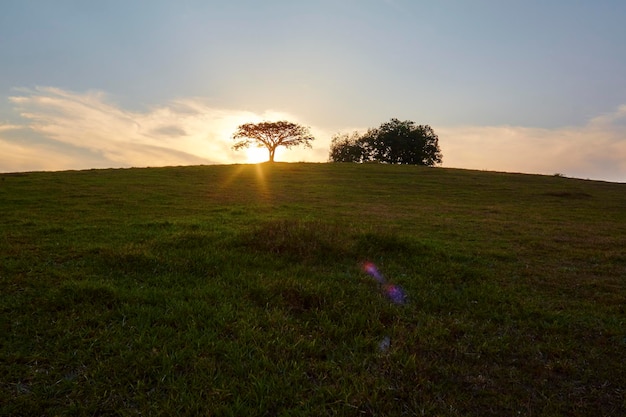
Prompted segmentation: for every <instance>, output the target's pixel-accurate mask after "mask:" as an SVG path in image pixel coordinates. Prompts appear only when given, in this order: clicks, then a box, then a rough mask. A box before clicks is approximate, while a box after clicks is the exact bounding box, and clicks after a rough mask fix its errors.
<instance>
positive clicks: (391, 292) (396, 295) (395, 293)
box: [363, 262, 406, 304]
mask: <svg viewBox="0 0 626 417" xmlns="http://www.w3.org/2000/svg"><path fill="white" fill-rule="evenodd" d="M363 271H364V272H365V273H367V274H368V275H369V276H371V277H372V278H374V279H375V280H376V282H378V283H379V284H380V285H381V286H382V290H383V293H384V294H385V295H386V296H387V298H389V299H390V300H391V301H392V302H393V303H395V304H404V303H405V302H406V294H405V293H404V290H403V289H402V288H401V287H400V286H398V285H395V284H388V283H387V281H386V280H385V277H383V274H381V273H380V271H379V270H378V268H376V265H374V264H373V263H371V262H365V263H364V264H363Z"/></svg>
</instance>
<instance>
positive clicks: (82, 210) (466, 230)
mask: <svg viewBox="0 0 626 417" xmlns="http://www.w3.org/2000/svg"><path fill="white" fill-rule="evenodd" d="M0 177H1V179H0V213H2V214H1V216H0V290H1V294H0V309H1V312H2V313H1V315H0V334H1V337H0V415H3V416H5V415H6V416H107V415H120V416H138V415H142V416H183V415H184V416H257V415H258V416H278V415H285V416H402V415H407V416H413V415H425V416H623V415H626V403H625V401H626V400H625V397H626V312H625V306H626V249H625V248H626V184H615V183H604V182H594V181H583V180H577V179H569V178H561V177H557V176H553V177H551V176H533V175H521V174H505V173H493V172H478V171H467V170H454V169H443V168H425V167H415V166H390V165H379V164H365V165H357V164H271V165H268V164H261V165H231V166H202V167H175V168H150V169H124V170H91V171H68V172H56V173H20V174H0ZM366 261H370V262H373V263H375V264H376V265H377V266H378V268H379V270H380V271H381V272H382V273H383V274H384V275H385V276H386V278H387V279H388V280H389V281H391V282H393V283H394V284H397V285H400V286H401V287H402V288H403V289H404V290H405V292H406V294H407V298H408V302H407V303H406V304H404V305H396V304H394V303H392V302H391V301H390V300H388V299H387V298H386V297H385V296H384V295H383V294H382V292H381V290H380V288H379V286H378V284H377V283H376V281H375V280H374V279H373V278H372V277H370V276H369V275H367V274H366V273H365V272H364V271H363V269H362V265H363V263H364V262H366ZM386 337H388V340H389V341H390V345H389V347H388V348H387V349H381V348H380V345H381V342H382V341H383V340H385V338H386Z"/></svg>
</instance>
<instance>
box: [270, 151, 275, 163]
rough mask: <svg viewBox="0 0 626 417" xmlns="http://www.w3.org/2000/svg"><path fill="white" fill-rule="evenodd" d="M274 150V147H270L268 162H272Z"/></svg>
mask: <svg viewBox="0 0 626 417" xmlns="http://www.w3.org/2000/svg"><path fill="white" fill-rule="evenodd" d="M275 152H276V148H270V160H269V162H274V153H275Z"/></svg>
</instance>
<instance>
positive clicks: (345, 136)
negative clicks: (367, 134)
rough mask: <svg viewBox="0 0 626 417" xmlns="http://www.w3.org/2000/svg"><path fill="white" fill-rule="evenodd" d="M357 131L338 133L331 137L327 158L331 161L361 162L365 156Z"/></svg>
mask: <svg viewBox="0 0 626 417" xmlns="http://www.w3.org/2000/svg"><path fill="white" fill-rule="evenodd" d="M363 146H364V144H363V141H362V140H361V135H359V132H353V133H352V134H349V133H338V134H336V135H335V136H333V138H332V142H331V145H330V155H329V158H328V159H329V160H330V161H331V162H363V161H364V159H365V157H366V151H365V149H364V147H363Z"/></svg>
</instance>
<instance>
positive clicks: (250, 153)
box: [246, 146, 269, 164]
mask: <svg viewBox="0 0 626 417" xmlns="http://www.w3.org/2000/svg"><path fill="white" fill-rule="evenodd" d="M268 159H269V152H268V151H267V149H266V148H265V147H263V148H257V147H256V146H251V147H249V148H248V149H246V160H247V161H248V163H250V164H257V163H259V162H266V161H267V160H268Z"/></svg>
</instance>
